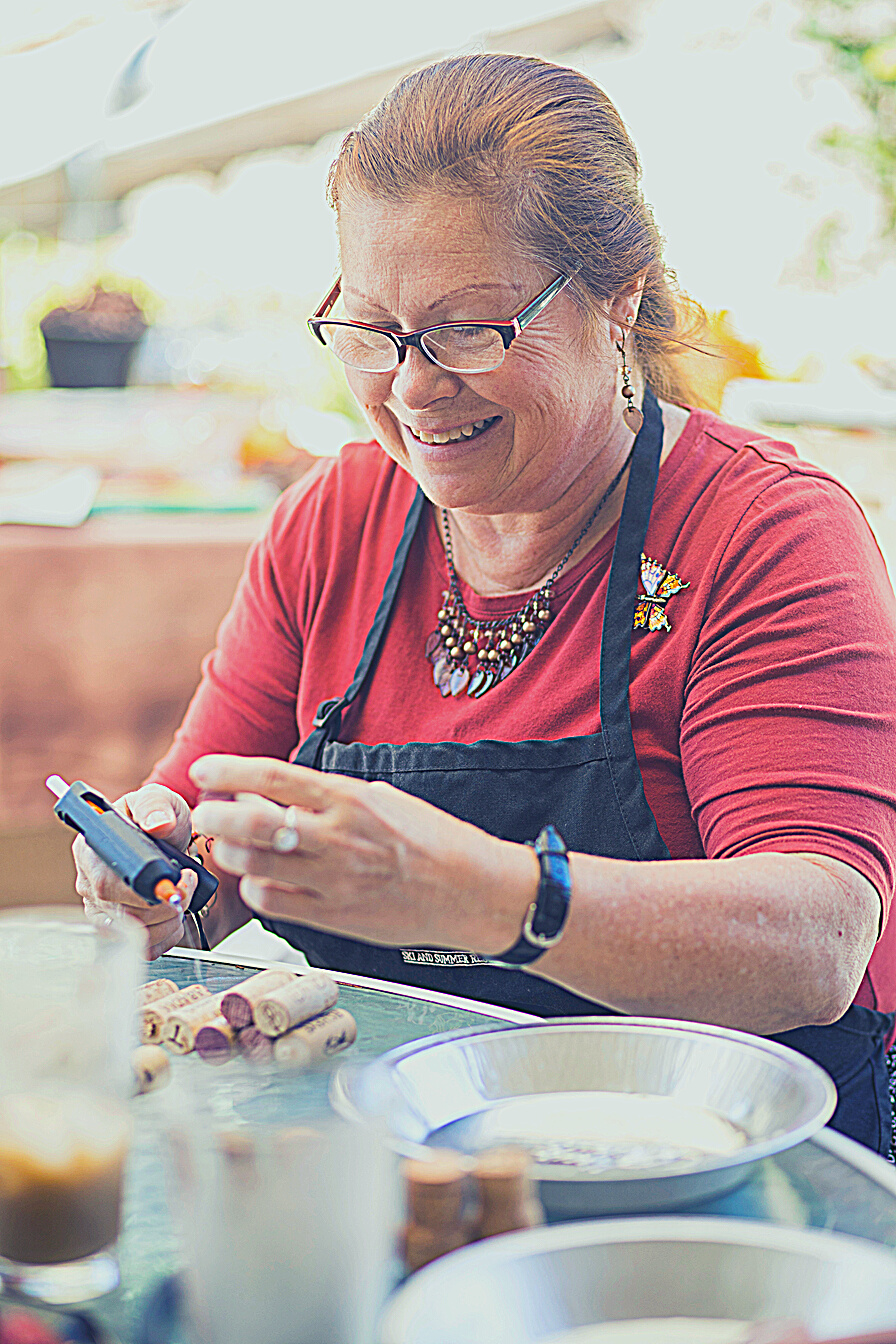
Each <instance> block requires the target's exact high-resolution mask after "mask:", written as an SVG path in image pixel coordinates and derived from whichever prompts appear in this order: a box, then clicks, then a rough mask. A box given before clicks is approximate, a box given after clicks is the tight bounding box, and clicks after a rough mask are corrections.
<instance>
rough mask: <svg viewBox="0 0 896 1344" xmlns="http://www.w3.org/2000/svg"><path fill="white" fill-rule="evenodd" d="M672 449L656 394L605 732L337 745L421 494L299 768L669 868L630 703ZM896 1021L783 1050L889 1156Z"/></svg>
mask: <svg viewBox="0 0 896 1344" xmlns="http://www.w3.org/2000/svg"><path fill="white" fill-rule="evenodd" d="M662 444H663V421H662V414H661V412H660V408H659V405H658V404H657V401H656V398H655V397H654V396H653V394H652V392H650V391H649V390H648V391H647V392H646V393H645V397H644V425H643V428H642V429H641V432H640V433H639V435H638V437H637V439H636V441H635V447H634V455H633V457H632V464H631V471H630V473H629V482H628V486H627V489H626V492H625V501H624V504H623V508H622V516H621V518H620V520H619V529H618V534H617V538H616V543H615V546H614V549H613V560H612V564H611V567H610V578H609V585H608V589H607V597H606V605H605V609H604V621H603V635H602V639H601V649H600V683H599V694H600V700H599V705H600V723H601V731H600V732H599V733H592V734H590V735H588V736H586V737H567V738H561V739H560V740H559V741H552V742H494V741H482V742H474V743H471V744H465V743H456V742H411V743H407V744H404V745H402V744H398V745H394V744H380V745H378V746H366V745H364V744H363V743H360V742H350V743H343V742H338V741H336V736H337V734H338V732H339V729H340V727H341V723H342V712H343V710H344V709H345V708H346V706H347V705H349V704H350V703H351V702H352V701H353V700H354V699H355V697H356V696H357V695H358V694H359V693H360V692H361V691H362V690H363V688H364V686H365V683H366V682H367V681H368V679H369V678H370V676H371V675H372V673H373V671H374V670H375V667H376V661H377V654H378V652H379V648H380V645H381V643H382V640H383V636H384V634H385V631H386V627H387V624H388V621H389V617H390V615H391V611H392V606H393V604H394V601H395V595H396V593H397V591H398V585H399V582H400V580H401V576H402V573H403V571H404V566H405V562H406V560H407V555H408V552H409V550H410V547H411V543H412V541H413V538H414V534H415V532H416V529H417V525H418V522H419V519H420V516H421V514H422V512H423V509H424V507H425V504H426V499H425V497H424V495H423V492H422V491H421V490H419V489H418V490H417V493H416V495H415V497H414V501H413V503H412V504H411V508H410V510H409V512H408V516H407V519H406V521H405V526H404V531H403V533H402V536H401V540H400V541H399V543H398V548H397V550H396V552H395V558H394V561H393V563H392V569H391V571H390V574H389V577H388V579H387V581H386V586H385V589H384V591H383V596H382V599H381V601H380V604H379V607H378V609H377V612H376V616H375V617H374V622H373V625H372V627H371V629H370V632H369V634H368V635H367V639H366V641H365V643H364V648H363V651H362V654H361V660H360V662H359V664H358V667H357V670H356V672H355V676H354V679H353V681H352V683H351V685H350V686H349V688H348V690H347V691H346V692H345V694H344V695H342V696H341V697H340V698H339V699H335V700H328V701H325V702H324V703H323V704H322V705H321V706H320V708H319V709H318V711H317V715H316V717H315V720H314V729H313V731H312V732H311V734H310V735H309V736H308V738H307V739H306V740H305V741H304V742H303V743H302V744H301V745H300V746H299V748H298V749H297V750H296V752H295V753H294V755H293V757H292V760H293V761H294V762H296V763H298V764H300V765H306V766H311V767H313V768H314V769H317V770H326V771H333V772H336V773H338V774H342V775H351V776H353V777H354V778H356V779H367V780H384V781H386V782H387V783H389V784H392V785H394V786H395V787H396V788H399V789H403V790H404V791H405V792H406V793H411V794H413V795H414V796H415V797H417V798H424V799H425V800H426V801H427V802H430V803H433V804H434V805H435V806H436V807H439V808H442V809H443V810H444V811H446V812H450V813H451V814H453V815H454V816H456V817H460V818H462V819H463V820H465V821H469V822H472V823H473V824H474V825H476V826H480V827H482V828H483V829H484V830H486V831H489V832H491V834H493V835H497V836H500V837H501V838H502V839H505V840H513V841H516V842H518V843H522V842H523V841H525V840H532V839H534V838H535V836H536V835H537V834H538V832H539V831H540V830H541V828H542V827H543V826H544V825H545V824H546V823H548V822H550V823H552V824H553V825H554V826H556V827H557V829H558V830H559V832H560V834H561V835H562V836H563V838H564V840H565V841H566V844H567V846H568V847H569V849H570V850H573V851H579V852H582V853H586V854H600V855H604V856H606V857H610V858H617V859H634V860H638V861H652V860H657V859H669V858H670V854H669V851H668V849H667V848H666V845H665V843H664V841H663V839H662V836H661V835H660V833H659V830H658V828H657V824H656V820H655V818H654V815H653V813H652V811H651V810H650V807H649V806H648V803H647V799H646V797H645V795H644V783H643V780H642V778H641V770H640V767H639V765H638V761H637V758H636V756H635V747H634V741H633V739H632V725H631V716H630V712H629V694H628V690H629V688H628V682H629V662H630V657H631V640H632V619H633V613H634V609H635V603H636V600H637V592H638V579H639V576H640V559H641V551H642V549H643V545H644V539H645V536H646V534H647V524H648V522H649V519H650V510H651V505H652V503H653V494H654V490H655V487H656V480H657V473H658V470H659V461H660V452H661V449H662ZM421 657H422V654H421ZM263 922H264V923H265V925H266V927H267V928H269V929H271V930H272V931H273V932H275V933H278V934H280V936H281V937H283V938H285V939H287V941H288V942H290V943H292V944H293V946H295V947H298V948H300V949H301V950H302V951H303V952H304V953H305V955H306V956H307V958H308V961H309V962H310V963H311V965H312V966H321V967H328V968H332V969H337V970H342V971H348V972H351V973H353V974H356V975H366V976H374V977H376V978H378V979H383V980H393V981H397V982H398V983H400V984H411V985H417V986H420V987H422V988H424V989H434V990H440V991H442V992H443V993H449V994H458V995H461V996H463V997H465V998H471V999H480V1000H483V1001H484V1002H486V1003H494V1004H500V1005H502V1006H503V1007H506V1008H516V1009H519V1010H521V1011H524V1012H530V1013H536V1014H538V1015H540V1016H543V1017H567V1016H573V1015H577V1014H581V1015H588V1016H592V1015H594V1014H596V1013H597V1014H608V1013H613V1012H614V1010H613V1009H610V1008H606V1007H604V1006H603V1005H601V1004H598V1003H595V1002H593V1001H592V1000H590V999H585V998H582V997H581V996H580V995H578V994H573V993H571V992H570V991H569V990H567V989H563V988H561V986H559V985H555V984H552V983H551V982H550V981H548V980H543V979H541V978H540V977H539V976H537V975H533V974H531V973H529V972H526V971H521V970H503V969H500V968H498V967H494V966H489V965H488V964H487V963H486V961H485V960H484V959H483V958H480V957H476V956H474V955H472V954H470V953H467V952H457V951H452V950H450V949H444V948H406V949H400V948H394V947H381V946H378V945H375V944H371V943H365V942H359V941H357V940H355V939H351V938H343V937H340V936H338V935H336V934H331V933H322V932H320V931H318V930H317V929H310V928H307V927H305V926H304V925H297V924H288V923H284V922H282V921H263ZM892 1021H893V1018H892V1015H887V1014H884V1013H878V1012H873V1011H872V1010H870V1009H867V1008H857V1007H851V1008H849V1009H848V1010H847V1012H846V1014H845V1015H844V1017H842V1018H841V1019H840V1021H839V1022H837V1023H836V1024H834V1025H833V1026H831V1027H802V1028H800V1029H799V1030H796V1031H789V1032H784V1033H783V1034H782V1035H780V1036H776V1037H773V1038H772V1039H773V1040H779V1041H782V1042H783V1043H784V1044H785V1045H791V1046H793V1048H794V1049H796V1050H800V1051H801V1052H802V1053H803V1054H806V1055H809V1056H810V1057H811V1058H812V1059H815V1060H817V1061H818V1062H819V1063H820V1064H822V1066H823V1067H825V1068H826V1069H827V1070H828V1072H829V1073H831V1075H832V1076H833V1078H834V1081H835V1082H836V1084H837V1088H838V1093H839V1098H840V1100H839V1104H838V1107H837V1111H836V1113H835V1116H834V1119H833V1121H832V1124H833V1125H834V1127H835V1128H837V1129H840V1130H841V1131H842V1132H843V1133H846V1134H849V1135H850V1136H851V1137H853V1138H856V1139H858V1140H859V1141H860V1142H862V1143H865V1144H866V1145H868V1146H869V1147H872V1148H875V1149H876V1150H877V1151H879V1152H886V1151H888V1149H889V1143H890V1107H889V1098H888V1094H887V1080H886V1067H885V1061H884V1041H885V1038H886V1035H887V1032H888V1031H889V1029H890V1025H891V1023H892Z"/></svg>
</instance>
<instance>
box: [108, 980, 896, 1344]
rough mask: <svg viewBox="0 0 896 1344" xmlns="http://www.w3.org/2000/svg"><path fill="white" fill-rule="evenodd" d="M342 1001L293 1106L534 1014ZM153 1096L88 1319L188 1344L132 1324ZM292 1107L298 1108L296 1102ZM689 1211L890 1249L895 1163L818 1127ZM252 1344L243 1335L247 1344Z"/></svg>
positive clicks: (410, 996)
mask: <svg viewBox="0 0 896 1344" xmlns="http://www.w3.org/2000/svg"><path fill="white" fill-rule="evenodd" d="M260 965H261V963H258V964H247V963H245V962H235V961H230V960H228V961H224V960H222V959H218V958H215V957H214V955H213V954H211V955H210V954H205V955H203V956H201V957H194V956H192V955H188V954H179V953H178V954H174V955H169V956H167V957H163V958H160V959H159V960H158V961H156V962H155V963H153V965H152V966H151V967H150V968H149V971H148V978H153V979H154V978H157V977H167V978H168V979H170V980H173V981H174V982H175V983H176V984H178V985H186V984H193V983H196V982H197V981H198V982H201V983H204V984H205V985H207V986H208V988H209V989H210V990H211V992H212V993H218V992H219V991H221V990H223V989H226V988H229V987H230V986H231V985H234V984H236V983H238V982H239V981H241V980H244V979H246V978H247V977H248V976H249V975H252V974H254V973H255V972H256V971H257V970H258V969H260ZM336 978H337V980H339V982H340V995H339V1006H340V1007H344V1008H347V1009H348V1011H349V1012H350V1013H351V1014H352V1015H353V1017H354V1018H355V1019H356V1021H357V1024H358V1039H357V1042H356V1044H355V1045H354V1046H353V1047H352V1048H351V1049H350V1050H349V1051H348V1052H346V1053H344V1054H342V1055H338V1056H336V1057H335V1059H334V1060H332V1061H331V1062H330V1063H329V1064H327V1065H325V1066H321V1067H320V1068H319V1069H317V1070H314V1071H312V1072H310V1073H305V1074H297V1075H294V1077H295V1088H296V1089H297V1098H296V1099H297V1101H298V1102H299V1104H300V1106H304V1105H307V1107H308V1108H309V1112H310V1111H313V1110H314V1109H315V1108H317V1109H318V1111H319V1109H320V1107H321V1106H324V1105H325V1104H326V1094H327V1088H328V1086H329V1082H330V1077H331V1075H332V1073H333V1071H334V1069H335V1068H336V1067H338V1066H339V1065H340V1064H341V1063H343V1062H344V1061H347V1060H348V1059H354V1060H357V1061H364V1060H366V1059H370V1058H373V1057H374V1056H376V1055H379V1054H382V1053H383V1052H384V1051H386V1050H391V1049H393V1048H394V1047H396V1046H398V1045H402V1044H404V1043H406V1042H408V1041H412V1040H417V1039H420V1038H421V1037H424V1036H430V1035H434V1034H436V1033H440V1032H446V1031H457V1030H463V1029H468V1028H474V1029H487V1028H488V1027H489V1026H492V1025H493V1026H497V1025H499V1023H501V1022H506V1021H519V1022H524V1021H531V1020H533V1019H531V1018H530V1017H528V1016H527V1015H526V1014H523V1013H510V1012H508V1011H506V1010H502V1009H497V1008H496V1009H492V1008H491V1006H490V1005H488V1006H487V1005H481V1006H480V1005H476V1004H472V1003H470V1002H469V1001H464V1000H451V999H450V998H449V997H448V996H435V995H430V994H428V993H426V992H424V991H420V990H408V988H407V987H406V986H398V985H394V986H391V985H385V984H383V983H381V982H376V981H361V980H359V978H358V977H351V976H341V975H337V976H336ZM172 1066H173V1069H174V1070H175V1071H182V1073H181V1077H182V1078H186V1076H187V1073H186V1071H188V1070H202V1071H203V1072H204V1073H208V1072H210V1071H211V1072H214V1073H215V1074H216V1075H217V1077H216V1079H215V1086H216V1088H217V1087H221V1088H223V1089H225V1090H226V1088H227V1086H228V1081H227V1075H228V1068H229V1067H230V1066H228V1065H225V1066H224V1067H223V1068H218V1069H215V1070H211V1069H210V1066H209V1065H207V1064H203V1063H202V1062H201V1061H200V1060H199V1059H198V1058H197V1057H196V1056H195V1055H188V1056H184V1057H182V1058H174V1059H173V1060H172ZM162 1095H164V1094H152V1093H151V1094H149V1095H148V1096H145V1097H138V1098H136V1099H135V1100H134V1103H133V1108H134V1125H135V1130H134V1143H133V1150H132V1153H131V1158H130V1162H129V1170H128V1180H127V1189H126V1198H125V1210H124V1224H123V1231H122V1235H121V1238H120V1242H119V1257H120V1262H121V1275H122V1281H121V1286H120V1288H119V1289H118V1290H117V1291H116V1292H115V1293H113V1294H111V1295H110V1296H109V1297H107V1298H104V1299H102V1300H101V1301H99V1302H97V1303H96V1304H94V1306H93V1308H92V1314H93V1315H94V1316H95V1317H96V1319H97V1320H99V1321H101V1322H102V1324H103V1325H104V1326H105V1327H106V1328H107V1329H109V1330H110V1331H112V1332H113V1334H114V1336H116V1337H117V1338H118V1339H119V1340H121V1341H122V1344H144V1341H145V1344H190V1341H188V1340H187V1339H185V1338H184V1337H182V1336H179V1335H177V1334H173V1335H170V1336H169V1337H167V1339H165V1340H163V1339H162V1338H161V1337H160V1336H155V1337H153V1338H152V1340H150V1337H149V1336H142V1335H141V1329H140V1325H139V1322H140V1321H141V1319H142V1316H143V1311H144V1308H145V1305H146V1303H147V1300H148V1299H149V1297H150V1295H151V1294H152V1292H153V1290H154V1289H155V1288H156V1287H157V1286H158V1285H159V1283H160V1282H161V1281H162V1280H163V1279H165V1278H166V1277H167V1276H170V1275H171V1274H172V1273H174V1272H175V1271H176V1270H177V1269H178V1268H179V1267H180V1264H181V1256H180V1251H179V1247H178V1244H177V1241H176V1238H175V1235H174V1231H173V1229H172V1225H171V1221H170V1217H169V1213H168V1207H167V1203H166V1197H165V1181H164V1172H163V1163H162V1153H161V1143H160V1138H159V1134H158V1123H157V1116H158V1100H159V1097H160V1096H162ZM293 1111H294V1108H293ZM682 1212H686V1213H687V1215H688V1216H694V1215H709V1216H713V1215H717V1216H722V1217H735V1218H755V1219H761V1220H768V1221H771V1222H774V1223H779V1224H784V1225H789V1226H794V1227H819V1228H827V1229H829V1230H831V1231H837V1232H843V1233H847V1234H852V1235H855V1236H861V1237H866V1238H869V1239H871V1240H873V1241H877V1242H880V1243H883V1244H884V1245H887V1246H891V1247H894V1248H896V1168H894V1167H892V1166H891V1165H890V1164H889V1163H887V1162H885V1161H884V1160H883V1159H882V1158H879V1157H877V1156H876V1155H875V1154H873V1153H870V1152H869V1151H868V1150H866V1149H864V1148H862V1147H860V1146H859V1145H858V1144H855V1143H853V1142H852V1141H851V1140H849V1139H845V1138H843V1137H842V1136H841V1135H839V1134H836V1133H834V1132H833V1131H831V1130H829V1129H826V1130H823V1131H822V1132H821V1133H820V1134H819V1135H817V1136H816V1137H815V1138H814V1139H811V1140H809V1141H808V1142H806V1143H803V1144H801V1145H799V1147H797V1148H793V1149H790V1150H789V1151H788V1152H785V1153H782V1154H780V1155H778V1156H776V1157H772V1158H768V1159H766V1160H765V1161H763V1162H761V1163H759V1164H757V1166H756V1167H755V1168H753V1170H752V1172H751V1174H750V1175H749V1177H748V1179H747V1180H746V1182H745V1183H744V1184H743V1185H742V1186H741V1187H740V1188H739V1189H737V1190H735V1191H732V1192H730V1193H728V1194H727V1195H724V1196H722V1197H721V1198H718V1199H715V1200H712V1201H708V1202H704V1203H702V1204H700V1205H697V1206H691V1207H689V1208H688V1209H687V1210H683V1211H682ZM247 1344H248V1341H247Z"/></svg>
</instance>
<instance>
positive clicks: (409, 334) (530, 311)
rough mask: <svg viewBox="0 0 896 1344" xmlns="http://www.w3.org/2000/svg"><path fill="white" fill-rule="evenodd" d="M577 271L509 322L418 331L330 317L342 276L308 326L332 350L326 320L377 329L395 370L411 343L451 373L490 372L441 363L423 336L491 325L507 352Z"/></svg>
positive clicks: (555, 282) (438, 325) (556, 282)
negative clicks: (391, 348)
mask: <svg viewBox="0 0 896 1344" xmlns="http://www.w3.org/2000/svg"><path fill="white" fill-rule="evenodd" d="M578 270H579V268H578V267H576V269H575V270H574V271H572V272H571V273H570V274H569V275H558V277H557V279H556V280H553V281H552V282H551V283H550V284H549V285H548V287H547V289H544V290H542V292H541V293H540V294H537V295H536V296H535V298H534V299H533V300H532V301H531V303H527V304H526V306H525V308H522V309H520V311H519V312H518V313H517V314H516V316H515V317H512V318H510V320H509V321H508V322H479V321H474V322H434V323H433V325H432V326H431V327H420V328H419V329H418V330H417V331H389V329H388V328H387V327H377V326H375V325H374V324H373V323H372V322H348V321H343V320H342V319H341V318H329V317H328V316H327V314H328V313H329V312H330V311H331V310H332V308H333V306H334V304H335V303H336V300H337V299H338V298H339V295H340V294H341V292H342V276H341V275H340V276H339V278H338V279H337V280H336V283H335V284H334V285H333V288H332V289H331V290H330V292H329V294H328V295H327V297H326V298H325V299H324V301H323V303H322V304H321V305H320V307H319V308H318V309H317V312H316V313H315V314H314V316H313V317H309V319H308V326H309V328H310V329H311V331H313V333H314V335H315V336H316V337H317V339H318V340H319V341H320V343H321V345H323V346H325V347H326V348H327V349H328V350H329V349H331V347H330V346H328V345H327V342H326V341H325V340H324V338H323V336H322V335H321V331H320V328H321V327H322V326H323V325H324V323H327V324H328V325H330V326H334V327H361V328H362V329H363V330H364V331H375V332H376V333H377V334H378V335H380V336H388V337H389V339H390V340H391V341H392V342H393V344H394V345H395V347H396V350H397V352H398V360H397V362H396V364H395V369H397V368H398V365H399V364H401V362H402V360H403V359H404V357H405V353H406V351H407V349H408V346H413V348H414V349H415V350H419V351H420V353H421V355H423V357H424V359H428V360H429V362H430V364H435V365H436V367H437V368H440V369H442V368H444V369H447V371H448V372H449V373H491V372H493V370H491V369H450V368H448V366H447V365H445V364H440V363H439V361H438V360H437V359H435V358H434V357H433V356H432V355H431V354H430V353H429V351H428V350H427V349H426V347H425V346H424V345H423V344H422V340H423V337H424V336H427V335H428V334H429V333H430V332H431V331H441V330H442V329H443V328H445V327H488V328H489V330H490V331H497V333H498V335H499V336H500V337H501V340H502V342H503V344H504V349H505V351H506V350H508V349H509V348H510V343H511V341H515V340H516V338H517V336H519V335H521V333H522V332H523V331H524V330H525V328H526V327H527V326H528V325H529V323H530V322H532V321H534V319H535V318H536V317H538V315H539V313H542V312H544V310H545V308H546V307H547V306H548V304H549V303H550V302H551V300H552V299H553V298H556V296H557V295H558V294H559V293H560V291H561V289H565V288H566V286H567V285H568V284H569V282H570V281H571V280H572V279H573V277H574V276H575V275H576V274H578ZM333 353H334V354H335V353H336V352H335V351H333ZM336 358H337V359H338V358H339V356H338V355H337V356H336ZM350 367H352V368H354V367H355V366H354V365H351V366H350ZM500 367H501V366H500V365H499V364H496V365H495V368H500ZM395 369H383V370H376V369H367V370H365V369H359V370H358V371H359V373H365V372H367V373H376V372H382V373H394V371H395Z"/></svg>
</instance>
